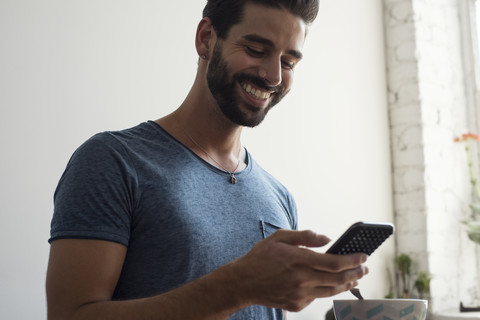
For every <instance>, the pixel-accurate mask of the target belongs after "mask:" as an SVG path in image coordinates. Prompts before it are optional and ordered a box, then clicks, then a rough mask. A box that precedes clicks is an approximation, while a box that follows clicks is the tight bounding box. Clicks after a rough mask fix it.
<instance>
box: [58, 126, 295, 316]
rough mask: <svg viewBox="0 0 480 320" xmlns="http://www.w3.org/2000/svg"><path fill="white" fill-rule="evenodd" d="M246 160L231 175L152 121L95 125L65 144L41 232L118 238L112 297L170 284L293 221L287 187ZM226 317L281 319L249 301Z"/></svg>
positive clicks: (136, 294) (234, 255)
mask: <svg viewBox="0 0 480 320" xmlns="http://www.w3.org/2000/svg"><path fill="white" fill-rule="evenodd" d="M246 160H247V163H248V165H247V168H246V169H244V170H243V171H242V172H239V173H236V174H235V176H236V177H237V179H238V183H237V184H231V183H230V182H229V175H228V173H227V172H225V171H222V170H219V169H217V168H215V167H214V166H212V165H210V164H209V163H207V162H206V161H204V160H202V159H201V158H200V157H198V156H197V155H196V154H195V153H193V152H192V151H191V150H190V149H189V148H187V147H186V146H185V145H183V144H182V143H181V142H179V141H178V140H176V139H175V138H174V137H172V136H171V135H170V134H168V133H167V132H166V131H165V130H164V129H163V128H162V127H160V126H159V125H158V124H156V123H155V122H152V121H149V122H145V123H142V124H140V125H138V126H136V127H133V128H130V129H127V130H123V131H116V132H104V133H100V134H97V135H95V136H93V137H92V138H90V139H89V140H88V141H87V142H85V143H84V144H83V145H82V146H80V147H79V148H78V149H77V150H76V151H75V153H74V154H73V156H72V158H71V159H70V161H69V163H68V165H67V168H66V169H65V172H64V173H63V175H62V177H61V179H60V181H59V184H58V187H57V190H56V191H55V197H54V200H55V209H54V214H53V219H52V225H51V238H50V240H49V241H50V242H51V241H54V240H56V239H61V238H87V239H101V240H107V241H114V242H118V243H121V244H123V245H125V246H127V248H128V250H127V255H126V258H125V262H124V266H123V269H122V273H121V276H120V279H119V281H118V284H117V286H116V289H115V292H114V295H113V299H114V300H124V299H134V298H141V297H149V296H153V295H157V294H161V293H163V292H166V291H169V290H171V289H174V288H176V287H178V286H180V285H182V284H185V283H187V282H190V281H192V280H194V279H196V278H198V277H200V276H202V275H205V274H207V273H209V272H211V271H212V270H214V269H216V268H218V267H219V266H221V265H224V264H226V263H228V262H230V261H232V260H234V259H236V258H238V257H240V256H242V255H244V254H246V253H247V252H248V251H249V250H250V249H251V248H252V247H253V245H254V244H255V243H257V242H258V241H260V240H262V239H263V238H265V237H267V236H268V235H270V234H272V233H273V232H275V231H276V230H277V229H279V228H282V229H296V228H297V212H296V207H295V203H294V200H293V198H292V196H291V195H290V193H289V192H288V191H287V190H286V189H285V188H284V187H283V186H282V185H281V184H280V183H279V182H278V181H277V180H275V179H274V178H273V177H272V176H271V175H270V174H268V173H267V172H266V171H264V170H263V169H262V168H261V167H260V166H259V165H258V164H257V163H256V162H255V161H254V160H253V159H252V158H251V156H250V154H249V153H248V152H247V159H246ZM231 319H282V311H281V310H275V309H271V308H266V307H263V306H251V307H249V308H247V309H244V310H241V311H240V312H238V313H236V314H235V315H234V316H232V318H231Z"/></svg>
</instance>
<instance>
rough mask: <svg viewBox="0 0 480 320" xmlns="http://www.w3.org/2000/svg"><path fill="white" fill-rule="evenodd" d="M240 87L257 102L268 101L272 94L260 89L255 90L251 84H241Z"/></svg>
mask: <svg viewBox="0 0 480 320" xmlns="http://www.w3.org/2000/svg"><path fill="white" fill-rule="evenodd" d="M240 86H241V87H242V88H243V90H244V91H245V92H246V93H248V94H249V95H251V96H252V97H254V98H255V99H257V100H267V99H268V98H269V97H270V96H271V94H272V92H271V91H264V90H261V89H259V88H255V87H253V86H252V85H251V84H249V83H246V82H241V83H240Z"/></svg>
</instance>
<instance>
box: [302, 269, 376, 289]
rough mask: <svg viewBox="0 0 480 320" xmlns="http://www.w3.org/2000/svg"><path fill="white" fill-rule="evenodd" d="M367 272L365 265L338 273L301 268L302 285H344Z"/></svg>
mask: <svg viewBox="0 0 480 320" xmlns="http://www.w3.org/2000/svg"><path fill="white" fill-rule="evenodd" d="M368 272H369V270H368V268H367V267H366V266H360V267H358V268H355V269H351V270H346V271H342V272H338V273H330V272H324V271H318V270H314V269H307V270H303V272H302V276H301V277H302V279H303V281H302V286H308V287H318V286H326V287H336V286H341V285H345V284H347V283H351V282H355V281H357V280H359V279H361V278H363V277H364V276H365V275H367V274H368Z"/></svg>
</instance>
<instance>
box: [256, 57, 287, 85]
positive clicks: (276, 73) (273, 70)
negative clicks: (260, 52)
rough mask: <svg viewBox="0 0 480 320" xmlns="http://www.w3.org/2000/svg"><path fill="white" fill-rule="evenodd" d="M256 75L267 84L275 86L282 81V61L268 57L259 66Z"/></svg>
mask: <svg viewBox="0 0 480 320" xmlns="http://www.w3.org/2000/svg"><path fill="white" fill-rule="evenodd" d="M258 76H259V77H260V78H262V79H264V80H265V81H266V82H267V83H268V85H270V86H272V87H273V86H277V85H279V84H280V83H282V62H281V61H280V60H279V59H269V60H268V61H265V64H264V65H262V66H261V67H260V68H259V71H258Z"/></svg>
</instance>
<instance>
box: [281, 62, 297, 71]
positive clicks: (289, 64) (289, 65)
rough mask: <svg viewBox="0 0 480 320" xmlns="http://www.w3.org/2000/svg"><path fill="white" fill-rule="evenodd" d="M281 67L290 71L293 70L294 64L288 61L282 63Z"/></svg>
mask: <svg viewBox="0 0 480 320" xmlns="http://www.w3.org/2000/svg"><path fill="white" fill-rule="evenodd" d="M282 66H283V67H284V68H285V69H290V70H293V69H295V62H290V61H285V60H284V61H282Z"/></svg>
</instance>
